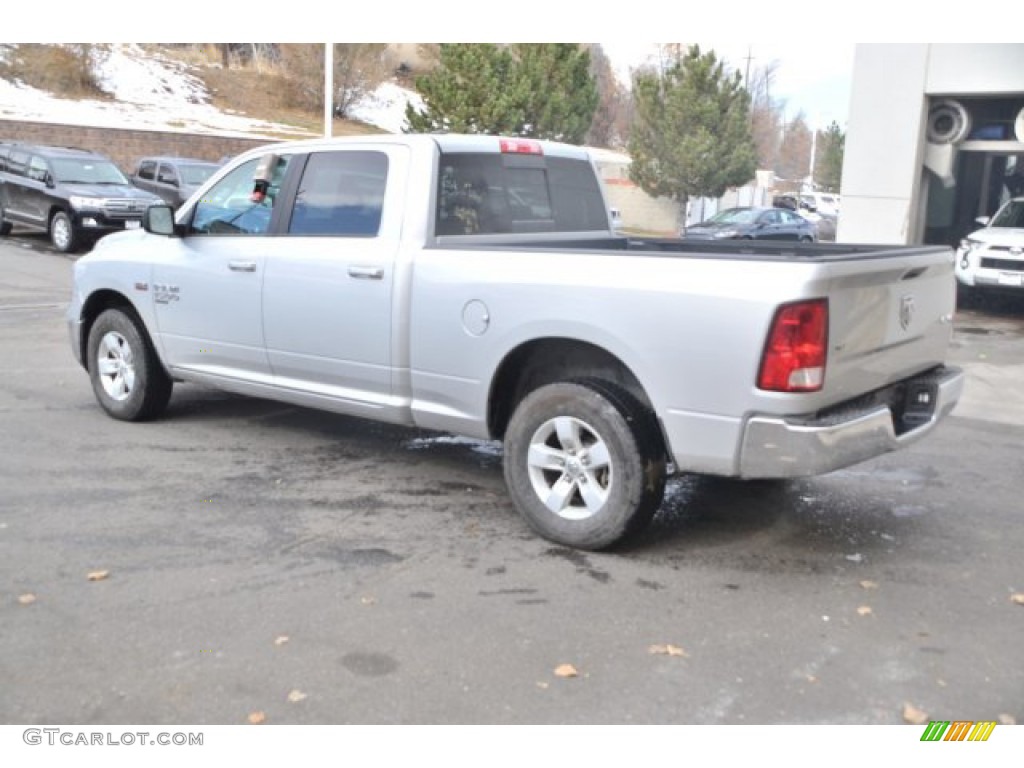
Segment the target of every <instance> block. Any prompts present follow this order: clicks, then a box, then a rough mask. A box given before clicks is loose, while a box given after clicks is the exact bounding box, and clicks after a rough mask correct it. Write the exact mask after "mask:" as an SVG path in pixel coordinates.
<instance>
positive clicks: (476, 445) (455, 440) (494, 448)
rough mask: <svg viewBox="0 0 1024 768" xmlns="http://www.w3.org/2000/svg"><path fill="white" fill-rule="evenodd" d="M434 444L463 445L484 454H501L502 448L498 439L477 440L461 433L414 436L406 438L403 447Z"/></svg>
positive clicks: (415, 449)
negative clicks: (410, 438)
mask: <svg viewBox="0 0 1024 768" xmlns="http://www.w3.org/2000/svg"><path fill="white" fill-rule="evenodd" d="M434 445H465V446H468V447H469V449H470V450H471V451H473V452H474V453H480V454H483V455H484V456H501V455H502V452H503V448H502V445H501V441H500V440H477V439H476V438H473V437H463V436H461V435H440V436H438V437H416V438H413V439H412V440H408V441H406V443H405V447H406V448H409V449H411V450H414V451H422V450H426V449H428V448H430V447H431V446H434Z"/></svg>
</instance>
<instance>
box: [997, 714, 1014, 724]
mask: <svg viewBox="0 0 1024 768" xmlns="http://www.w3.org/2000/svg"><path fill="white" fill-rule="evenodd" d="M999 724H1000V725H1016V724H1017V718H1015V717H1014V716H1013V715H1000V716H999Z"/></svg>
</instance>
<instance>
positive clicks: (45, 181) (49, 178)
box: [43, 171, 57, 189]
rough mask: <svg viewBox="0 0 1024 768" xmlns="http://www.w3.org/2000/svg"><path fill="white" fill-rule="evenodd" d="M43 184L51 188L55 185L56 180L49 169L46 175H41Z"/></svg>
mask: <svg viewBox="0 0 1024 768" xmlns="http://www.w3.org/2000/svg"><path fill="white" fill-rule="evenodd" d="M43 184H45V185H46V186H47V188H49V189H53V188H54V187H55V186H57V182H55V181H54V180H53V174H52V173H50V172H49V171H47V172H46V175H45V176H44V177H43Z"/></svg>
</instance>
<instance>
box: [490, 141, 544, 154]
mask: <svg viewBox="0 0 1024 768" xmlns="http://www.w3.org/2000/svg"><path fill="white" fill-rule="evenodd" d="M501 151H502V152H505V153H508V154H513V155H543V154H544V148H543V147H541V145H540V142H539V141H534V140H532V139H501Z"/></svg>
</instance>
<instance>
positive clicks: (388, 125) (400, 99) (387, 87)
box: [348, 83, 426, 133]
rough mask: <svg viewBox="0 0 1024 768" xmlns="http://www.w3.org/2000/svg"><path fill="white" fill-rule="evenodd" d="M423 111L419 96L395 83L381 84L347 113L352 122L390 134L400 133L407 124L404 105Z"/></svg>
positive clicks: (423, 106)
mask: <svg viewBox="0 0 1024 768" xmlns="http://www.w3.org/2000/svg"><path fill="white" fill-rule="evenodd" d="M408 104H412V106H413V108H414V109H417V110H423V109H424V108H425V107H426V105H425V104H424V102H423V99H422V98H420V95H419V94H418V93H416V92H415V91H410V90H409V89H408V88H403V87H402V86H400V85H398V84H397V83H381V84H380V86H379V87H378V88H377V90H376V91H374V92H373V93H370V94H367V95H366V96H364V97H363V98H362V99H360V100H359V101H357V102H356V103H355V105H353V106H352V108H351V109H349V111H348V116H349V117H350V118H352V119H353V120H361V121H362V122H364V123H368V124H369V125H375V126H377V127H378V128H383V129H384V130H385V131H389V132H390V133H402V131H403V130H404V129H405V127H406V125H407V123H406V120H405V108H406V105H408Z"/></svg>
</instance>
